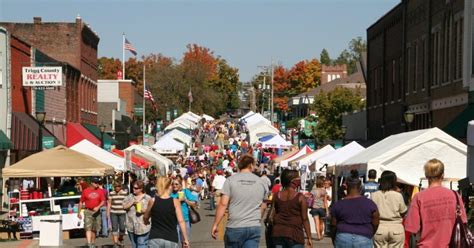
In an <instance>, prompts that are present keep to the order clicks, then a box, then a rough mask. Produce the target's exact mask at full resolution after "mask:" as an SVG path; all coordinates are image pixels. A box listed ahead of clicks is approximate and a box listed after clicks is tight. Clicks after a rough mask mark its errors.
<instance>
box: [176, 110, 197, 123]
mask: <svg viewBox="0 0 474 248" xmlns="http://www.w3.org/2000/svg"><path fill="white" fill-rule="evenodd" d="M183 119H185V120H189V121H192V122H194V123H198V122H199V121H200V120H201V119H202V118H201V116H199V115H197V114H195V113H193V112H187V113H184V114H182V115H180V116H179V117H178V118H176V119H175V120H174V121H177V120H183Z"/></svg>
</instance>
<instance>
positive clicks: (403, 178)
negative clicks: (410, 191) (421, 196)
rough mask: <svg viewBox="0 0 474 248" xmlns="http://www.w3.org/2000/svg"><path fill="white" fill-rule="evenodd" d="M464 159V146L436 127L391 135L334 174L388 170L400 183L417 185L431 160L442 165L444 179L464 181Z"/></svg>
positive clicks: (337, 168)
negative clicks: (435, 159)
mask: <svg viewBox="0 0 474 248" xmlns="http://www.w3.org/2000/svg"><path fill="white" fill-rule="evenodd" d="M466 156H467V147H466V145H464V144H463V143H462V142H460V141H459V140H457V139H455V138H453V137H451V136H450V135H448V134H447V133H445V132H443V131H442V130H440V129H438V128H430V129H423V130H417V131H412V132H406V133H400V134H396V135H391V136H389V137H387V138H385V139H383V140H381V141H379V142H377V143H375V144H374V145H372V146H370V147H369V148H367V149H366V150H365V151H363V152H361V153H359V154H357V155H355V156H353V157H351V158H349V159H347V160H345V161H343V162H342V163H341V164H340V165H338V166H337V167H336V173H346V172H347V171H350V170H351V169H354V168H355V169H358V170H359V171H360V172H363V173H367V171H368V170H370V169H375V170H376V171H377V175H379V176H380V174H381V172H383V171H385V170H390V171H393V172H395V173H396V174H397V179H398V181H399V182H402V183H406V184H409V185H415V186H416V185H418V184H419V183H420V179H421V178H424V177H425V174H424V170H423V166H424V164H425V163H426V162H427V161H428V160H430V159H432V158H437V159H439V160H441V161H442V162H443V163H444V166H445V167H444V176H445V178H451V179H462V178H465V177H466V166H467V164H466V163H467V162H466V161H467V158H466Z"/></svg>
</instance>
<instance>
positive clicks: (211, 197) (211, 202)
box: [209, 193, 216, 210]
mask: <svg viewBox="0 0 474 248" xmlns="http://www.w3.org/2000/svg"><path fill="white" fill-rule="evenodd" d="M214 209H216V203H215V202H214V194H212V193H211V194H210V195H209V210H214Z"/></svg>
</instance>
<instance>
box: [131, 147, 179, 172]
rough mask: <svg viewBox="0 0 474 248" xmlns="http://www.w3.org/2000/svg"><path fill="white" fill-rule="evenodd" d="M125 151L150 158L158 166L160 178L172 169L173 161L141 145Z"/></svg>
mask: <svg viewBox="0 0 474 248" xmlns="http://www.w3.org/2000/svg"><path fill="white" fill-rule="evenodd" d="M125 150H126V151H132V152H135V153H138V154H143V155H145V156H147V157H150V158H152V159H153V160H154V161H155V162H156V164H157V165H158V168H157V169H158V172H159V174H160V175H162V176H166V175H167V174H168V171H169V170H170V169H171V168H172V167H173V161H171V160H170V159H168V158H166V157H164V156H162V155H160V154H159V153H158V152H156V151H153V150H152V149H151V148H149V147H147V146H143V145H132V146H129V147H128V148H127V149H125Z"/></svg>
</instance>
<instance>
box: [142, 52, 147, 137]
mask: <svg viewBox="0 0 474 248" xmlns="http://www.w3.org/2000/svg"><path fill="white" fill-rule="evenodd" d="M145 73H146V69H145V60H143V124H142V125H143V141H142V143H143V144H144V141H145V128H146V127H145V90H146V77H145Z"/></svg>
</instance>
